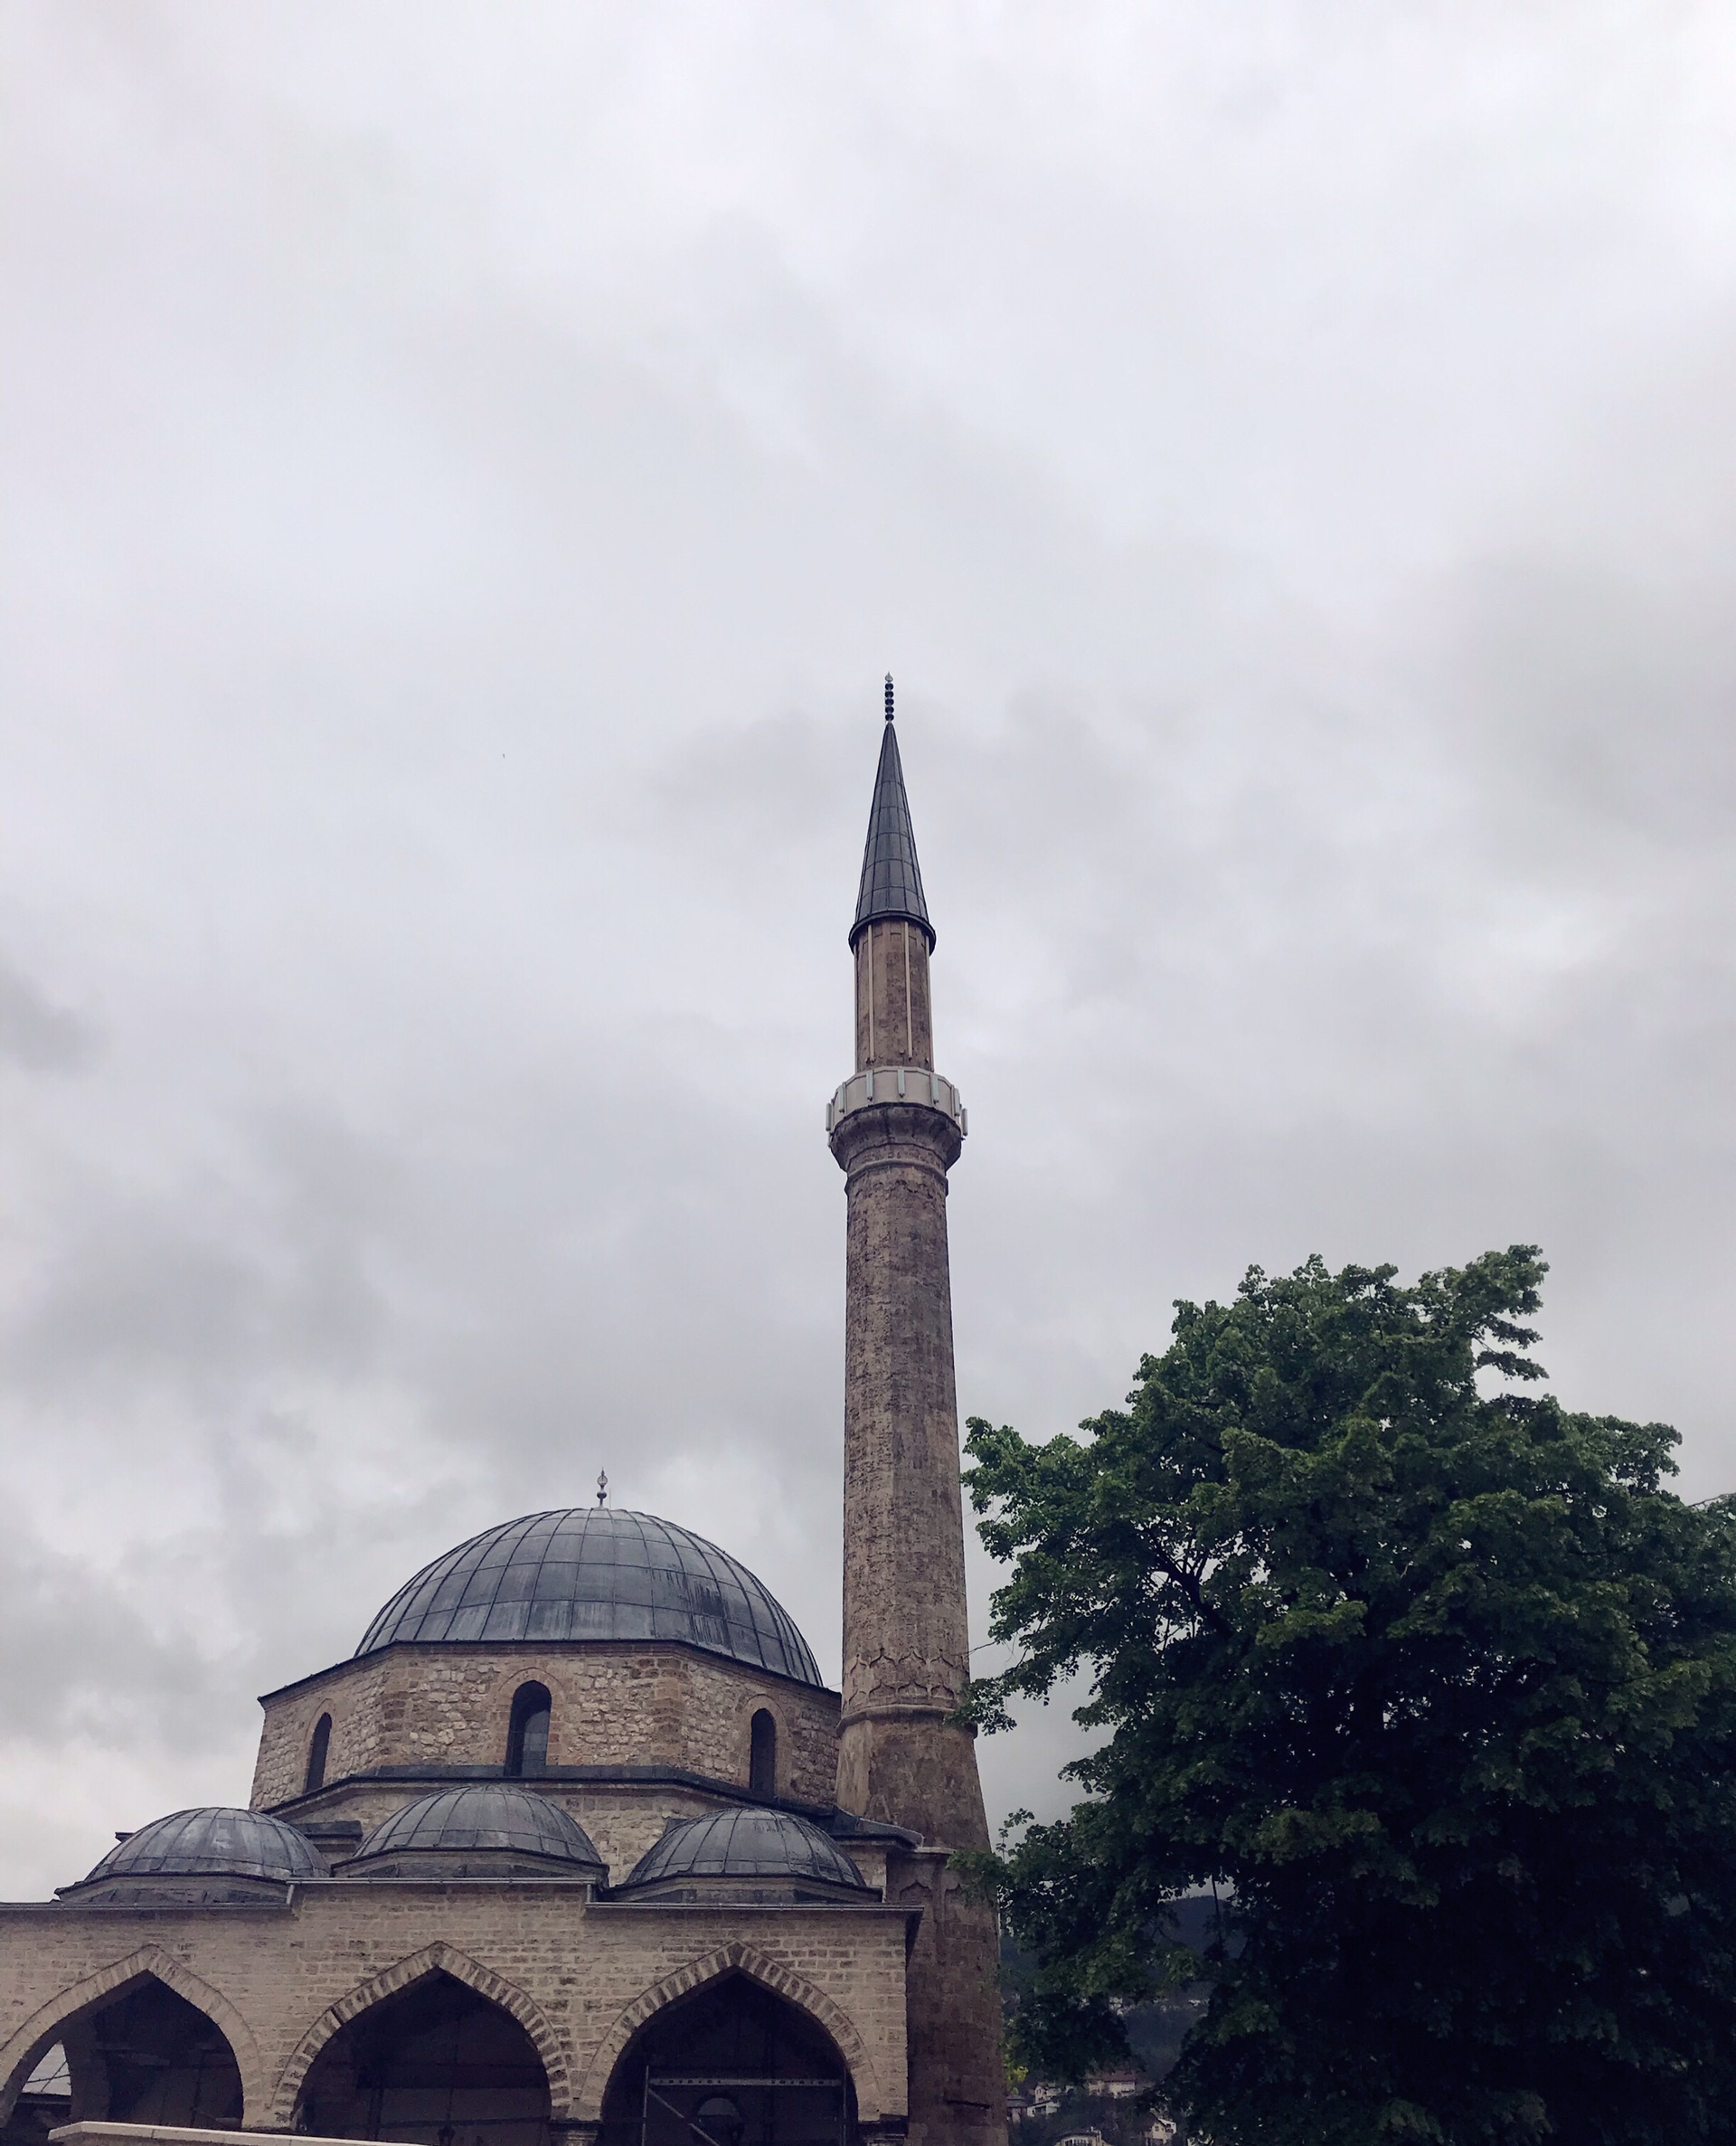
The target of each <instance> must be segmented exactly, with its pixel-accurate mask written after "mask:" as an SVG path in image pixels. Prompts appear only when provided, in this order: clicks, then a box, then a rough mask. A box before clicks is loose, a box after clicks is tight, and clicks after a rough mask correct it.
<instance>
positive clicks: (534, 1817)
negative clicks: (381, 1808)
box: [349, 1782, 606, 1876]
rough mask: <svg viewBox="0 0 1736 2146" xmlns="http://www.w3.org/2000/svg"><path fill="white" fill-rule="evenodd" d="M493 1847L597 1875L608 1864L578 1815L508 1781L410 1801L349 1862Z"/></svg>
mask: <svg viewBox="0 0 1736 2146" xmlns="http://www.w3.org/2000/svg"><path fill="white" fill-rule="evenodd" d="M491 1849H499V1850H504V1851H505V1852H507V1853H510V1854H514V1855H521V1856H536V1857H539V1858H543V1859H545V1860H547V1861H549V1862H552V1863H567V1864H573V1865H577V1866H579V1867H581V1868H584V1869H586V1870H589V1871H590V1873H592V1874H594V1875H597V1876H601V1875H603V1873H604V1871H605V1868H606V1866H605V1865H604V1862H603V1858H601V1857H600V1856H599V1854H598V1853H597V1850H596V1848H595V1847H594V1845H593V1844H592V1841H591V1839H590V1834H588V1833H587V1832H586V1831H585V1829H584V1828H583V1827H582V1826H581V1825H580V1824H579V1822H578V1820H576V1819H573V1818H571V1817H569V1816H568V1814H567V1813H566V1812H565V1811H564V1810H561V1806H560V1805H559V1804H558V1803H554V1802H552V1801H550V1800H549V1798H548V1797H547V1796H539V1795H537V1794H535V1793H534V1792H533V1791H531V1790H530V1789H522V1788H514V1787H513V1786H512V1785H511V1784H510V1783H508V1782H479V1783H476V1784H475V1785H474V1786H469V1787H465V1788H456V1789H441V1790H439V1791H438V1792H437V1793H436V1794H434V1795H431V1796H420V1797H419V1798H418V1799H417V1801H415V1802H413V1803H406V1804H405V1806H404V1807H403V1809H402V1810H394V1811H393V1812H392V1816H391V1817H390V1818H389V1819H387V1820H384V1821H383V1823H382V1824H380V1825H378V1826H376V1827H375V1828H374V1829H373V1832H372V1833H370V1834H369V1835H368V1837H367V1839H365V1840H364V1841H363V1843H362V1846H361V1847H360V1848H357V1850H356V1851H355V1854H354V1857H353V1858H352V1859H351V1863H350V1865H349V1869H350V1870H352V1871H353V1870H354V1865H355V1864H357V1863H361V1862H365V1861H368V1860H371V1859H373V1858H379V1857H382V1856H399V1855H406V1854H409V1855H415V1854H421V1853H426V1852H433V1853H439V1854H444V1855H450V1854H454V1853H458V1852H462V1853H466V1854H475V1853H476V1852H478V1851H483V1850H491ZM355 1875H356V1876H361V1875H362V1874H361V1873H360V1872H355Z"/></svg>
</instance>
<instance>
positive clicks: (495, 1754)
mask: <svg viewBox="0 0 1736 2146" xmlns="http://www.w3.org/2000/svg"><path fill="white" fill-rule="evenodd" d="M533 1681H534V1682H537V1683H540V1684H545V1685H546V1686H547V1687H548V1688H549V1693H550V1696H551V1698H552V1716H551V1721H550V1735H549V1763H550V1764H551V1765H555V1766H599V1765H637V1766H656V1765H665V1766H679V1767H683V1768H685V1769H686V1770H687V1771H689V1772H692V1773H705V1774H709V1775H710V1776H712V1778H713V1779H715V1780H720V1781H729V1782H740V1783H741V1785H742V1786H744V1787H745V1786H746V1784H747V1780H748V1747H749V1723H750V1719H751V1718H752V1716H753V1714H754V1713H755V1711H756V1710H757V1709H758V1708H760V1707H761V1706H763V1707H765V1708H767V1709H768V1710H769V1712H770V1713H771V1715H772V1716H773V1718H774V1719H775V1720H776V1721H777V1724H778V1793H779V1794H780V1795H785V1796H789V1797H792V1798H794V1799H796V1800H797V1801H804V1802H812V1803H830V1802H831V1801H833V1799H834V1795H835V1784H836V1764H837V1760H836V1736H837V1718H838V1699H837V1695H836V1694H835V1693H834V1692H828V1691H824V1690H821V1689H819V1688H817V1687H814V1686H810V1685H803V1684H796V1683H793V1682H791V1681H790V1680H789V1679H788V1678H782V1677H773V1676H769V1675H768V1674H767V1673H766V1672H765V1671H763V1670H760V1669H751V1668H750V1667H749V1666H748V1665H747V1664H745V1663H740V1662H734V1661H731V1660H729V1659H726V1658H724V1657H723V1656H722V1655H712V1654H706V1653H703V1652H702V1651H701V1650H698V1649H696V1648H691V1647H684V1646H676V1645H673V1644H664V1645H656V1646H654V1645H648V1644H642V1643H619V1642H615V1643H610V1642H600V1643H599V1642H596V1641H591V1642H589V1643H587V1642H568V1643H567V1644H565V1645H552V1646H534V1645H520V1646H510V1647H488V1646H483V1645H476V1644H463V1645H451V1646H432V1647H393V1648H388V1649H386V1650H384V1651H383V1652H382V1653H379V1654H370V1655H363V1657H362V1658H361V1659H359V1660H355V1661H348V1662H343V1663H340V1664H339V1665H338V1666H337V1667H336V1668H335V1669H328V1670H326V1671H325V1673H324V1674H323V1675H321V1676H318V1677H312V1678H307V1679H306V1680H305V1681H304V1682H302V1683H300V1684H296V1685H291V1686H289V1687H288V1688H287V1689H286V1690H283V1691H279V1692H273V1693H271V1694H269V1696H268V1697H266V1698H265V1699H264V1700H263V1701H262V1702H261V1703H262V1704H263V1706H264V1707H265V1724H264V1728H263V1731H262V1733H261V1735H260V1739H259V1763H258V1764H257V1766H256V1768H255V1771H254V1776H253V1791H252V1802H253V1805H254V1808H255V1809H256V1810H269V1809H274V1808H276V1807H277V1806H278V1805H280V1804H283V1803H287V1802H288V1801H292V1800H293V1799H295V1798H297V1797H298V1796H300V1794H301V1792H302V1786H303V1782H304V1780H305V1777H306V1770H307V1747H308V1744H309V1741H310V1739H311V1738H312V1735H313V1732H314V1725H315V1724H316V1722H317V1721H318V1719H319V1717H320V1716H321V1715H322V1714H329V1715H330V1716H331V1717H332V1738H331V1746H330V1749H329V1751H328V1753H327V1756H326V1763H325V1778H326V1780H327V1781H334V1782H335V1781H338V1780H340V1779H342V1778H343V1777H344V1775H345V1774H353V1773H366V1772H368V1771H369V1770H370V1769H372V1768H373V1767H376V1766H415V1765H428V1764H433V1765H495V1766H497V1765H500V1764H501V1763H503V1762H504V1760H505V1754H506V1736H507V1729H508V1725H509V1719H510V1716H511V1712H512V1704H513V1694H514V1692H515V1691H516V1690H517V1689H518V1687H520V1686H521V1685H522V1684H527V1683H530V1682H533ZM310 1810H311V1806H310ZM297 1815H300V1814H299V1813H298V1814H297Z"/></svg>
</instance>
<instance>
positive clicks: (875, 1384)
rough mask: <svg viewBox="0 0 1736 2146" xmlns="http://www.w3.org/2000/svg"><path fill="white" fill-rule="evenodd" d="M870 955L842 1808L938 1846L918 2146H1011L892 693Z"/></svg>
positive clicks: (942, 1094)
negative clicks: (968, 1703)
mask: <svg viewBox="0 0 1736 2146" xmlns="http://www.w3.org/2000/svg"><path fill="white" fill-rule="evenodd" d="M850 945H851V948H852V950H853V951H854V956H855V966H856V1071H855V1073H854V1075H853V1076H852V1077H851V1078H850V1079H849V1080H847V1081H846V1082H844V1085H843V1086H842V1087H841V1088H840V1089H839V1090H838V1092H837V1093H836V1095H835V1096H834V1098H833V1100H832V1107H831V1109H830V1110H829V1111H827V1113H826V1130H827V1131H828V1132H829V1133H830V1135H831V1141H832V1152H833V1155H834V1156H835V1158H836V1159H837V1162H838V1166H839V1168H841V1169H842V1170H843V1171H844V1185H845V1199H846V1205H847V1215H848V1225H847V1252H846V1284H845V1287H846V1296H845V1307H844V1709H843V1714H842V1717H841V1719H840V1722H839V1728H838V1789H837V1796H838V1802H839V1804H840V1805H841V1806H842V1807H843V1808H844V1810H851V1811H854V1812H856V1813H857V1814H858V1815H859V1816H862V1817H864V1818H870V1819H878V1820H885V1821H890V1822H891V1823H892V1824H893V1825H898V1826H903V1827H908V1828H909V1829H910V1831H912V1832H913V1833H915V1834H917V1835H919V1836H920V1840H921V1844H922V1845H921V1847H920V1848H917V1849H913V1850H912V1851H910V1854H909V1855H908V1856H905V1857H895V1858H894V1862H895V1863H896V1864H897V1865H898V1868H897V1870H896V1872H894V1871H893V1870H892V1869H889V1871H888V1888H889V1889H888V1897H889V1898H896V1899H899V1900H901V1901H903V1902H905V1903H906V1904H907V1905H912V1906H916V1905H920V1907H921V1909H922V1920H921V1926H920V1933H919V1935H918V1938H917V1942H916V1945H915V1949H914V1950H913V1952H912V1953H911V1956H910V1985H909V1990H910V2004H909V2014H910V2146H1005V2137H1006V2112H1005V2073H1004V2070H1003V2067H1002V2062H1001V2032H1000V2009H999V1999H998V1998H997V1996H996V1994H995V1962H996V1938H995V1918H994V1915H993V1914H992V1912H991V1911H990V1910H989V1909H988V1908H987V1907H986V1906H981V1905H976V1904H973V1903H971V1902H968V1901H967V1900H966V1899H965V1898H964V1896H963V1895H961V1894H960V1893H959V1892H958V1881H957V1879H956V1878H953V1877H948V1872H947V1862H948V1855H949V1854H950V1853H951V1852H952V1851H954V1850H956V1849H958V1848H986V1847H987V1846H988V1826H987V1822H986V1818H985V1816H984V1811H983V1791H982V1788H981V1785H980V1783H979V1782H978V1781H977V1754H976V1749H975V1746H974V1745H973V1744H972V1742H971V1739H970V1735H969V1734H968V1732H967V1731H966V1730H965V1729H963V1728H961V1727H959V1726H958V1724H957V1723H956V1722H955V1721H954V1720H953V1719H952V1716H953V1714H954V1712H955V1710H956V1709H957V1707H958V1702H959V1699H960V1697H962V1696H963V1692H964V1687H965V1682H966V1679H967V1677H968V1675H969V1673H970V1632H969V1626H968V1622H967V1615H966V1604H965V1524H964V1510H963V1498H962V1496H961V1492H960V1485H959V1462H958V1395H957V1392H956V1389H955V1385H954V1377H953V1360H952V1285H951V1279H950V1273H949V1268H948V1251H947V1172H948V1170H949V1169H950V1168H951V1167H952V1165H953V1164H954V1163H955V1162H956V1161H957V1160H958V1154H959V1150H960V1149H961V1147H962V1145H963V1142H964V1137H965V1130H966V1126H965V1113H964V1109H963V1106H962V1105H961V1103H960V1102H959V1100H958V1089H957V1088H956V1087H954V1086H953V1084H952V1082H950V1081H947V1080H943V1079H942V1078H941V1077H940V1076H939V1074H938V1073H936V1072H935V1070H934V1037H933V1024H932V1019H931V1016H930V1007H929V954H930V953H931V952H932V950H933V947H934V927H933V926H932V924H931V923H930V922H929V912H928V905H927V903H925V901H924V900H923V896H922V879H921V874H920V872H919V871H918V869H917V862H916V838H915V836H914V834H913V833H912V831H911V827H910V801H909V799H908V798H907V797H906V796H905V792H904V772H903V769H902V767H901V764H900V761H899V754H898V739H897V735H896V733H895V732H894V729H893V725H892V679H891V678H890V677H889V678H888V679H887V681H886V723H885V726H884V729H883V731H882V737H881V747H880V766H879V769H878V770H877V772H876V774H875V777H874V797H873V807H872V808H871V810H870V812H869V818H868V844H867V849H866V852H865V854H864V856H863V865H862V886H861V892H860V893H859V895H858V898H857V902H856V916H855V922H854V924H853V925H852V926H851V929H850ZM894 1885H895V1886H896V1888H897V1889H896V1891H894V1890H893V1889H892V1887H893V1886H894Z"/></svg>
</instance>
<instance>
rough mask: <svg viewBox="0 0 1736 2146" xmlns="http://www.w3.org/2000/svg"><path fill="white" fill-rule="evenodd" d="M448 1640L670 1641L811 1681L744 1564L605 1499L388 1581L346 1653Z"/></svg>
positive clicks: (798, 1642) (800, 1643)
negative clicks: (401, 1580) (380, 1605)
mask: <svg viewBox="0 0 1736 2146" xmlns="http://www.w3.org/2000/svg"><path fill="white" fill-rule="evenodd" d="M406 1640H409V1641H411V1642H420V1643H422V1644H424V1645H426V1644H429V1643H431V1642H434V1641H442V1642H445V1643H447V1644H450V1642H451V1641H453V1640H475V1641H477V1642H479V1643H481V1644H484V1645H486V1644H487V1643H489V1642H490V1641H492V1640H684V1641H685V1643H686V1644H687V1645H688V1646H690V1647H703V1648H704V1649H705V1650H707V1652H708V1653H712V1654H725V1655H728V1656H730V1657H731V1659H734V1660H736V1661H745V1662H750V1663H751V1664H752V1665H753V1666H754V1667H755V1668H756V1669H770V1670H771V1671H772V1672H773V1673H774V1674H775V1675H777V1676H779V1677H792V1678H795V1679H796V1680H797V1683H800V1684H818V1683H819V1682H820V1672H819V1667H818V1665H817V1664H816V1661H815V1659H814V1655H813V1652H812V1650H811V1649H810V1648H809V1646H808V1644H807V1640H805V1639H803V1637H802V1635H801V1633H800V1632H799V1631H797V1629H796V1626H795V1623H794V1622H793V1621H792V1620H791V1618H790V1617H789V1615H788V1612H787V1611H785V1610H784V1609H783V1608H781V1607H780V1606H779V1604H778V1602H775V1601H774V1600H773V1598H772V1596H771V1595H770V1594H769V1593H768V1591H767V1590H766V1588H765V1587H764V1586H763V1585H762V1584H761V1583H760V1581H759V1580H757V1579H756V1578H755V1577H754V1575H753V1574H751V1573H750V1571H749V1570H748V1568H747V1566H746V1565H738V1564H737V1562H736V1561H735V1559H734V1558H733V1557H731V1556H729V1555H727V1554H726V1553H725V1552H724V1551H722V1550H720V1549H719V1548H718V1547H717V1546H716V1544H715V1543H708V1542H707V1541H706V1540H705V1539H704V1537H703V1536H697V1535H693V1534H690V1533H689V1531H688V1530H687V1529H686V1528H684V1527H675V1526H673V1525H672V1524H671V1523H670V1522H669V1521H667V1520H659V1519H656V1517H653V1516H652V1515H651V1514H649V1513H633V1512H627V1511H626V1510H624V1509H622V1508H617V1507H615V1506H576V1507H573V1508H571V1509H569V1510H566V1511H560V1512H551V1513H530V1514H527V1515H526V1516H525V1517H524V1518H523V1519H522V1520H508V1521H506V1522H505V1523H504V1524H503V1525H502V1526H501V1527H490V1528H487V1529H486V1530H485V1532H484V1533H483V1534H481V1535H477V1536H472V1537H471V1538H470V1540H469V1541H468V1542H467V1543H460V1544H459V1545H458V1548H457V1549H456V1550H448V1552H447V1553H446V1555H444V1556H443V1557H437V1558H436V1559H435V1560H434V1562H433V1564H432V1565H424V1566H423V1567H422V1569H421V1571H420V1572H419V1573H418V1574H416V1576H415V1578H414V1579H413V1580H410V1582H409V1583H408V1584H406V1585H404V1586H403V1587H401V1588H400V1589H399V1591H398V1593H396V1594H394V1595H393V1596H392V1600H391V1601H390V1602H388V1603H387V1604H386V1606H385V1608H384V1609H383V1610H382V1611H381V1612H380V1614H379V1615H378V1616H377V1617H376V1618H375V1619H374V1621H373V1623H372V1624H371V1625H369V1627H368V1629H367V1631H366V1633H365V1634H364V1635H363V1640H362V1644H361V1645H360V1646H359V1647H358V1648H357V1649H356V1652H357V1654H372V1653H373V1652H374V1651H375V1650H377V1649H379V1648H381V1647H392V1646H396V1645H398V1644H400V1643H401V1642H403V1641H406Z"/></svg>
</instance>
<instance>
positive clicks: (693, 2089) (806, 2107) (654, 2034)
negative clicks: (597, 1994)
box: [598, 1968, 856, 2146]
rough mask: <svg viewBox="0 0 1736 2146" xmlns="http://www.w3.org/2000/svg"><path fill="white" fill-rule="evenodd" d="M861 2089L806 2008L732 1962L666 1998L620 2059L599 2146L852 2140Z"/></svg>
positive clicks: (761, 2145) (804, 2145)
mask: <svg viewBox="0 0 1736 2146" xmlns="http://www.w3.org/2000/svg"><path fill="white" fill-rule="evenodd" d="M855 2132H856V2096H855V2086H854V2081H853V2080H852V2078H851V2075H850V2066H848V2065H847V2064H846V2063H845V2061H844V2055H843V2052H842V2051H841V2050H840V2049H839V2047H838V2045H837V2043H836V2042H835V2040H834V2039H833V2038H832V2037H831V2035H829V2034H828V2033H827V2032H826V2028H824V2027H822V2026H821V2024H820V2023H819V2021H818V2020H817V2019H816V2018H815V2017H814V2016H813V2014H812V2013H811V2012H808V2011H806V2010H804V2009H802V2008H801V2007H800V2006H799V2005H797V2004H794V2003H792V2002H791V2001H790V1999H788V1997H785V1996H782V1995H780V1994H779V1993H778V1991H777V1990H772V1989H770V1988H769V1987H768V1986H767V1985H766V1984H765V1983H764V1982H761V1981H758V1980H756V1979H755V1978H754V1977H753V1976H752V1975H750V1974H747V1973H745V1972H743V1971H741V1969H740V1968H733V1969H731V1970H729V1971H726V1972H724V1973H722V1974H721V1975H718V1976H716V1977H714V1978H713V1979H712V1980H711V1981H707V1982H705V1983H703V1985H702V1986H701V1987H700V1988H698V1989H696V1990H690V1991H689V1992H688V1993H687V1994H686V1995H685V1996H683V1997H678V1998H676V1999H674V2000H673V2001H672V2002H670V2003H668V2004H665V2005H664V2006H662V2007H661V2008H660V2009H658V2010H656V2011H655V2012H654V2013H653V2014H652V2015H651V2017H650V2018H648V2019H647V2020H646V2022H645V2024H644V2025H643V2026H642V2027H640V2028H639V2029H638V2031H637V2033H636V2034H635V2035H634V2036H633V2037H632V2038H631V2040H630V2041H629V2042H628V2043H627V2047H626V2048H625V2049H623V2050H622V2052H621V2054H620V2056H619V2057H618V2059H617V2061H616V2063H615V2066H614V2069H613V2070H612V2072H611V2073H610V2075H609V2085H608V2086H607V2088H606V2089H605V2090H604V2094H603V2106H602V2129H601V2132H600V2134H599V2140H598V2146H852V2141H854V2138H855Z"/></svg>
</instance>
